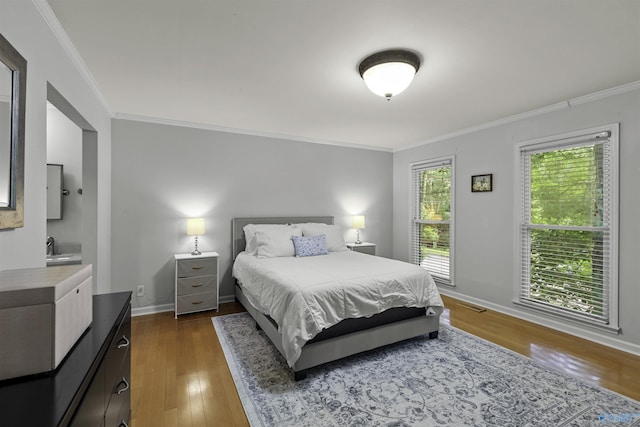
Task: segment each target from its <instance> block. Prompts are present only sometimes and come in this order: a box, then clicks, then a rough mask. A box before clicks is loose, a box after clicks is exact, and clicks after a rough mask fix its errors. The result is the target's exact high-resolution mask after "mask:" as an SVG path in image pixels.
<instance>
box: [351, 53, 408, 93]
mask: <svg viewBox="0 0 640 427" xmlns="http://www.w3.org/2000/svg"><path fill="white" fill-rule="evenodd" d="M415 75H416V69H415V68H414V67H413V65H411V64H407V63H405V62H387V63H384V64H379V65H375V66H373V67H371V68H369V69H368V70H366V71H365V72H364V73H363V74H362V78H363V79H364V82H365V84H366V85H367V87H368V88H369V90H370V91H371V92H373V93H375V94H376V95H379V96H383V97H386V98H389V97H392V96H396V95H397V94H399V93H401V92H403V91H404V90H405V89H406V88H408V87H409V85H410V84H411V82H412V81H413V77H414V76H415Z"/></svg>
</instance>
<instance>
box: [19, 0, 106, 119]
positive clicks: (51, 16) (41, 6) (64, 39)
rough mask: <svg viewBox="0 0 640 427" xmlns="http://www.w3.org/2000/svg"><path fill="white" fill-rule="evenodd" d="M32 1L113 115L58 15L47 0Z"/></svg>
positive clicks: (103, 104)
mask: <svg viewBox="0 0 640 427" xmlns="http://www.w3.org/2000/svg"><path fill="white" fill-rule="evenodd" d="M32 2H33V4H34V5H35V6H36V8H37V9H38V12H40V15H41V16H42V18H43V19H44V21H45V22H46V23H47V25H48V26H49V28H50V29H51V31H52V32H53V35H54V36H55V38H56V39H57V40H58V42H59V43H60V45H62V48H63V49H64V51H65V52H66V53H67V56H68V57H69V59H71V62H72V63H73V65H74V66H75V67H76V69H77V70H78V72H79V73H80V75H81V76H82V77H83V78H84V80H85V82H86V83H87V84H88V85H89V87H90V88H91V91H92V92H93V94H94V95H95V96H96V98H98V101H99V102H100V103H101V104H102V106H103V107H104V109H105V110H106V111H107V114H109V115H110V116H111V115H113V111H112V110H111V108H110V107H109V104H108V103H107V100H106V99H105V97H104V96H103V95H102V92H100V89H99V88H98V84H97V83H96V80H95V79H94V77H93V75H92V74H91V72H90V71H89V68H88V67H87V64H85V62H84V61H83V60H82V57H81V56H80V54H79V53H78V50H77V49H76V47H75V46H74V45H73V42H72V41H71V39H70V38H69V36H68V35H67V32H66V31H65V30H64V28H63V27H62V24H61V23H60V21H59V20H58V17H57V16H56V14H55V13H54V12H53V9H51V6H49V3H47V0H32Z"/></svg>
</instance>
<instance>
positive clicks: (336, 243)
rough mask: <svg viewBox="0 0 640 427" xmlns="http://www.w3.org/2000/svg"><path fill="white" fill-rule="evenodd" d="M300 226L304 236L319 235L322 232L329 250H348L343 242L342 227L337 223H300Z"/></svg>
mask: <svg viewBox="0 0 640 427" xmlns="http://www.w3.org/2000/svg"><path fill="white" fill-rule="evenodd" d="M300 225H301V226H302V227H301V228H302V235H303V236H305V237H311V236H319V235H321V234H324V235H325V236H327V250H328V251H329V252H338V251H347V250H349V249H348V248H347V246H346V245H345V243H344V237H343V235H342V229H341V228H340V227H338V226H337V225H324V224H300Z"/></svg>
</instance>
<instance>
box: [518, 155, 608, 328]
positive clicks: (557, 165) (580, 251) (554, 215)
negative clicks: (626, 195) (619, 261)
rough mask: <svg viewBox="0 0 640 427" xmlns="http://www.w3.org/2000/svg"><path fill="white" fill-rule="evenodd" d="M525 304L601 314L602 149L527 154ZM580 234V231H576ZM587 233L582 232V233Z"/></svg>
mask: <svg viewBox="0 0 640 427" xmlns="http://www.w3.org/2000/svg"><path fill="white" fill-rule="evenodd" d="M530 161H531V168H530V171H531V181H530V197H531V199H530V206H531V211H530V215H531V220H530V223H531V224H536V225H548V226H551V227H549V228H533V229H531V230H530V233H529V239H530V255H531V258H530V260H531V262H530V288H529V298H530V299H533V300H537V301H540V302H544V303H548V304H552V305H555V306H559V307H564V308H568V309H572V310H576V311H579V312H583V313H589V314H593V315H596V316H600V315H602V311H603V306H604V303H603V300H604V295H603V277H604V271H603V256H602V254H603V241H604V238H603V232H602V231H601V230H596V229H591V228H595V227H601V226H602V225H603V149H602V146H601V145H599V144H596V145H590V146H580V147H574V148H568V149H562V150H555V151H548V152H543V153H536V154H532V155H531V157H530ZM578 228H579V229H578ZM584 228H586V230H585V229H584Z"/></svg>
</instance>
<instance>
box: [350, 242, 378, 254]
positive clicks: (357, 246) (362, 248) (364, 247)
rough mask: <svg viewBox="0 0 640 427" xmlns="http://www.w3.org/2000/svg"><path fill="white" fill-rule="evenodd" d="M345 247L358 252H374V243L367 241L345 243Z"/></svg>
mask: <svg viewBox="0 0 640 427" xmlns="http://www.w3.org/2000/svg"><path fill="white" fill-rule="evenodd" d="M347 247H348V248H349V249H351V250H352V251H355V252H360V253H363V254H368V255H375V254H376V244H375V243H369V242H362V243H347Z"/></svg>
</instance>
